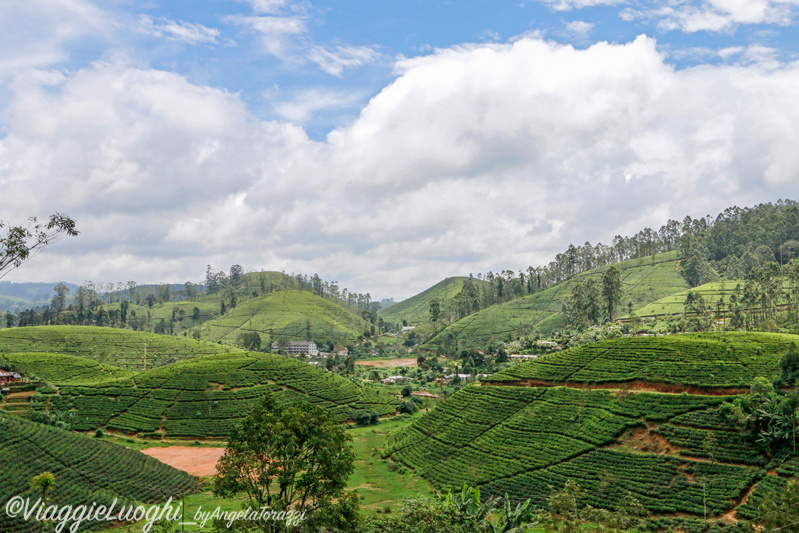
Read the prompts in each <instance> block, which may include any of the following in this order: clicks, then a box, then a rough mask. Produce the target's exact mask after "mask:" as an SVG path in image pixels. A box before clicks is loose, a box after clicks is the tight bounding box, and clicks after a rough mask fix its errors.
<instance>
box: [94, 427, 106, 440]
mask: <svg viewBox="0 0 799 533" xmlns="http://www.w3.org/2000/svg"><path fill="white" fill-rule="evenodd" d="M104 436H105V433H103V430H102V429H98V430H97V431H95V432H94V438H95V439H102V438H103V437H104Z"/></svg>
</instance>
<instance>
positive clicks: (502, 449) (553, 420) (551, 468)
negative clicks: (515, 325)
mask: <svg viewBox="0 0 799 533" xmlns="http://www.w3.org/2000/svg"><path fill="white" fill-rule="evenodd" d="M682 337H686V338H685V339H683V338H682ZM796 341H799V337H797V336H788V335H769V334H758V335H749V336H746V335H741V336H740V338H734V339H730V340H729V342H728V343H727V347H726V348H723V341H718V340H717V339H716V337H715V336H713V335H694V336H687V335H686V336H678V337H649V338H644V339H614V340H609V341H604V342H601V343H596V344H594V345H591V346H592V347H593V350H592V351H588V350H587V347H581V348H576V349H571V350H566V351H564V352H562V353H558V354H552V355H549V356H546V357H545V358H542V359H541V360H536V361H532V362H529V363H524V364H521V365H518V366H517V367H514V368H512V369H510V370H508V371H506V372H503V373H500V374H497V375H494V376H492V377H491V378H489V381H491V383H484V384H483V386H468V387H466V388H464V389H462V390H461V391H459V392H457V393H456V394H455V395H453V396H452V397H451V398H449V399H447V400H446V401H444V402H443V403H441V404H439V405H438V406H437V407H436V408H435V409H434V410H433V411H431V412H430V413H428V414H426V415H424V416H423V417H422V418H420V419H418V420H417V421H416V422H414V423H413V424H412V425H411V426H409V427H408V429H406V430H404V431H400V432H398V433H395V434H394V435H392V437H391V439H390V442H389V445H388V447H387V449H386V450H385V451H386V453H388V454H390V456H391V457H392V458H393V459H394V460H396V461H398V462H400V463H402V464H404V465H406V466H408V467H410V468H412V469H413V470H414V471H416V472H417V473H419V474H421V475H422V476H424V477H425V478H427V479H428V480H430V481H431V482H432V483H433V484H434V485H435V486H436V487H437V488H439V489H444V488H448V487H452V488H458V487H460V486H462V485H463V484H467V485H475V486H479V487H480V488H481V490H482V491H483V494H484V495H486V496H491V495H494V496H502V495H504V493H506V492H507V493H508V494H509V495H510V497H511V498H512V499H514V500H516V501H519V500H524V499H527V498H531V499H532V500H533V504H534V505H536V506H544V505H545V504H546V499H547V498H548V497H549V495H550V494H551V493H552V490H553V489H555V490H557V489H559V488H561V487H562V486H563V485H564V484H565V483H566V481H567V480H574V481H577V482H578V483H579V484H580V485H581V486H582V488H583V489H585V492H586V494H587V502H586V503H588V504H590V505H593V506H596V507H601V508H606V509H617V508H618V507H619V506H620V505H621V503H622V501H623V499H624V498H625V497H626V496H627V495H628V494H632V495H633V496H634V497H635V498H637V499H638V500H639V501H640V502H641V503H642V504H643V505H644V506H645V507H646V508H647V509H648V510H649V511H651V512H652V513H653V514H655V515H660V516H665V517H668V518H662V519H659V520H667V521H668V520H678V519H676V518H674V516H675V515H677V516H682V517H683V518H680V519H679V520H682V519H686V518H688V517H695V518H701V517H702V516H703V514H704V506H705V504H706V505H707V510H708V516H711V517H713V516H720V515H722V514H725V513H728V512H730V511H731V510H734V509H736V508H737V507H738V506H739V505H740V504H741V503H742V502H743V501H744V496H745V495H746V494H747V493H748V491H750V490H753V489H754V490H755V492H757V491H758V490H760V492H761V493H762V489H758V483H760V482H763V483H772V484H774V483H775V481H773V480H772V479H771V478H772V477H773V476H770V475H769V471H770V470H771V469H772V468H774V467H775V466H777V465H779V460H775V459H772V458H770V457H769V456H768V455H767V454H766V453H765V452H766V450H765V448H764V447H763V446H762V445H761V444H760V443H759V442H757V441H756V439H755V437H754V436H751V435H744V434H741V433H740V431H739V429H738V428H737V427H736V426H734V425H733V424H731V423H730V422H728V421H727V420H726V419H725V418H724V417H723V416H722V415H721V414H720V413H719V411H718V406H719V405H720V404H721V403H722V402H723V401H725V400H729V399H731V398H733V397H734V396H731V395H730V394H731V393H735V392H737V391H736V390H730V389H727V390H724V389H725V388H726V387H730V386H731V385H740V386H744V385H748V383H746V380H747V379H748V377H749V376H752V375H758V374H760V375H764V376H766V377H774V375H775V370H776V368H777V362H778V361H779V359H780V358H781V357H782V355H783V354H784V353H785V349H784V348H785V347H786V346H787V343H789V342H796ZM643 343H646V344H643ZM553 356H555V357H553ZM674 356H679V358H678V359H676V360H668V358H669V357H674ZM716 360H717V361H716ZM661 361H662V363H661ZM714 361H715V364H717V365H718V366H719V367H722V368H726V369H728V370H729V372H719V373H713V372H709V371H708V368H707V367H708V364H714ZM655 364H663V365H664V368H665V367H672V368H674V369H675V371H674V372H673V373H672V375H671V376H669V374H668V372H667V371H665V370H664V368H661V372H662V374H658V373H656V372H654V371H653V365H655ZM537 367H540V369H539V368H537ZM739 372H743V373H744V374H745V375H743V376H739V375H738V373H739ZM527 376H535V379H528V378H527ZM567 378H568V379H567ZM669 379H671V380H672V382H674V383H689V384H695V385H699V384H701V385H702V386H703V387H705V389H706V390H707V393H704V394H702V393H696V394H694V393H695V392H698V391H697V390H690V389H689V390H686V391H685V392H691V393H690V394H689V393H682V394H668V393H663V392H654V391H657V390H658V386H659V385H662V383H663V381H664V380H665V381H668V380H669ZM607 380H610V381H607ZM623 380H637V381H640V382H641V383H643V384H645V385H647V384H648V385H651V387H650V389H651V390H649V391H646V390H636V388H630V389H626V388H624V387H623V386H621V385H618V384H616V385H615V386H614V387H613V388H610V390H594V389H593V388H592V387H593V386H594V385H596V384H601V383H605V384H606V385H608V386H610V385H611V384H614V383H617V382H618V381H623ZM564 383H565V384H567V385H570V386H559V385H563V384H564ZM645 388H646V387H641V389H645ZM711 392H712V393H713V394H712V395H711V394H710V393H711ZM708 443H710V444H708ZM711 455H712V458H713V460H712V461H708V460H707V458H708V457H710V456H711ZM783 458H784V456H783ZM775 461H776V462H775ZM791 461H792V460H791ZM791 461H789V462H786V463H785V464H784V465H783V466H782V468H783V469H787V470H786V471H794V470H795V468H796V466H797V465H794V464H793V462H791ZM791 469H794V470H791ZM779 475H782V474H779ZM783 483H784V480H783ZM746 509H747V508H746V507H744V506H742V507H741V513H742V514H743V513H746V512H748V511H746ZM672 526H674V527H676V525H675V524H667V525H666V526H665V527H672ZM662 527H663V524H661V528H662Z"/></svg>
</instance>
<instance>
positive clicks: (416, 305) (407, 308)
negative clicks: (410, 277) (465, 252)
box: [378, 276, 480, 324]
mask: <svg viewBox="0 0 799 533" xmlns="http://www.w3.org/2000/svg"><path fill="white" fill-rule="evenodd" d="M467 279H469V278H468V277H464V276H456V277H452V278H447V279H445V280H442V281H439V282H438V283H436V284H435V285H433V286H432V287H430V288H429V289H427V290H425V291H422V292H420V293H419V294H417V295H416V296H412V297H410V298H408V299H407V300H403V301H401V302H399V303H396V304H394V305H390V306H388V307H386V308H384V309H381V310H380V311H379V312H378V314H379V315H380V316H382V317H383V320H385V321H386V322H389V323H394V324H402V321H403V320H405V321H407V323H408V324H417V323H419V322H428V321H429V320H430V314H429V309H430V302H431V301H432V300H433V299H434V298H438V299H439V300H441V301H442V302H443V301H446V300H450V299H452V298H454V297H455V296H456V295H457V294H458V293H459V292H461V289H463V282H464V281H465V280H467ZM472 281H473V282H474V283H480V281H479V280H477V279H473V280H472Z"/></svg>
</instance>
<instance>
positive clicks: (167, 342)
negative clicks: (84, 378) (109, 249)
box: [0, 326, 241, 371]
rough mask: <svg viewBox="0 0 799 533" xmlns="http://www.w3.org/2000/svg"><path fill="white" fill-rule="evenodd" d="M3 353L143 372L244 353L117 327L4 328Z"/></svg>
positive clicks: (0, 334) (0, 339)
mask: <svg viewBox="0 0 799 533" xmlns="http://www.w3.org/2000/svg"><path fill="white" fill-rule="evenodd" d="M0 351H2V352H8V353H22V352H37V353H39V352H43V353H59V354H65V355H74V356H78V357H85V358H87V359H92V360H94V361H97V362H99V363H103V364H109V365H114V366H117V367H120V368H124V369H128V370H136V371H143V370H147V369H152V368H155V367H157V366H161V365H165V364H169V363H173V362H176V361H182V360H184V359H191V358H196V357H202V356H205V355H210V354H225V353H236V352H240V351H241V350H238V349H236V348H233V347H230V346H224V345H219V344H214V343H209V342H204V341H197V340H194V339H185V338H179V337H170V336H166V335H156V334H152V333H144V332H137V331H130V330H124V329H116V328H97V327H87V326H37V327H28V328H6V329H0Z"/></svg>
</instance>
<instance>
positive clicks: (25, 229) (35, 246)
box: [0, 213, 78, 279]
mask: <svg viewBox="0 0 799 533" xmlns="http://www.w3.org/2000/svg"><path fill="white" fill-rule="evenodd" d="M76 235H78V230H76V229H75V221H74V220H72V219H71V218H69V216H68V215H65V214H62V213H53V214H52V215H50V217H49V218H48V219H47V222H46V223H45V222H39V221H38V219H37V218H36V217H31V218H29V219H28V223H27V224H25V225H19V226H12V225H11V224H9V223H8V222H4V221H2V220H0V279H2V278H3V277H4V276H5V275H6V274H8V273H9V272H10V271H11V270H13V269H15V268H17V267H19V266H20V265H21V264H22V263H24V262H25V261H27V260H28V259H30V258H31V257H33V256H35V255H36V254H37V253H39V252H40V251H41V250H43V249H44V248H45V247H47V246H49V245H50V244H53V243H54V242H56V241H58V240H60V239H61V238H63V237H65V236H70V237H74V236H76Z"/></svg>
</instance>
